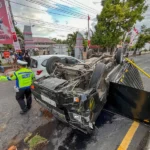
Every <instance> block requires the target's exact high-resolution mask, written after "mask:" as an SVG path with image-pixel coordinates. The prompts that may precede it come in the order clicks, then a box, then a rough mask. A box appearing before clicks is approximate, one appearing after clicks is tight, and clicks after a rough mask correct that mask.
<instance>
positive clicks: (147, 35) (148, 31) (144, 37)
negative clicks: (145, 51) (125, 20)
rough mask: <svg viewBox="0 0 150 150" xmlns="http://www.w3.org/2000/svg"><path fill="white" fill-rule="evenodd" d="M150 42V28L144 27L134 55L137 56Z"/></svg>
mask: <svg viewBox="0 0 150 150" xmlns="http://www.w3.org/2000/svg"><path fill="white" fill-rule="evenodd" d="M148 42H150V28H146V26H142V28H141V34H140V35H139V37H138V40H137V43H136V44H135V49H134V52H133V55H135V54H136V51H137V50H139V49H141V48H143V47H144V46H145V44H146V43H148Z"/></svg>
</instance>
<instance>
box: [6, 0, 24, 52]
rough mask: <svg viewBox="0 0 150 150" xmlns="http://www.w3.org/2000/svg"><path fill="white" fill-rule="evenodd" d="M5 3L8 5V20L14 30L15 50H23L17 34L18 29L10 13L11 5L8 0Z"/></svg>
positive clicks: (12, 30)
mask: <svg viewBox="0 0 150 150" xmlns="http://www.w3.org/2000/svg"><path fill="white" fill-rule="evenodd" d="M5 5H6V10H7V14H8V21H9V23H10V29H11V32H12V39H13V46H14V49H15V51H20V50H21V48H20V43H19V41H18V38H17V34H16V31H15V28H14V25H13V22H12V18H11V14H10V6H9V4H8V1H6V2H5Z"/></svg>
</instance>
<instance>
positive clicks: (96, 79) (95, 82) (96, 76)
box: [89, 63, 106, 88]
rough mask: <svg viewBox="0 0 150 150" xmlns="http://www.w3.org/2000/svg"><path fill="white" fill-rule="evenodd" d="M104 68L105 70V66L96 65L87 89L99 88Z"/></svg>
mask: <svg viewBox="0 0 150 150" xmlns="http://www.w3.org/2000/svg"><path fill="white" fill-rule="evenodd" d="M105 68H106V65H105V64H103V63H99V64H97V65H96V67H95V69H94V71H93V74H92V77H91V80H90V83H89V88H98V87H99V84H100V81H101V79H102V76H103V75H104V72H105Z"/></svg>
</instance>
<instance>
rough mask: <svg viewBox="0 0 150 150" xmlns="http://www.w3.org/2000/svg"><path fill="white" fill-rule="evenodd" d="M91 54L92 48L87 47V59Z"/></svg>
mask: <svg viewBox="0 0 150 150" xmlns="http://www.w3.org/2000/svg"><path fill="white" fill-rule="evenodd" d="M92 54H93V50H92V49H89V50H88V51H87V59H90V58H91V57H92Z"/></svg>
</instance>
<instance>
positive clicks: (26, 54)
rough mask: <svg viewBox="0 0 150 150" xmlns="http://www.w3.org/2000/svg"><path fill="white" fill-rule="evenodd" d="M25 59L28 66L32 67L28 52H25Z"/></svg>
mask: <svg viewBox="0 0 150 150" xmlns="http://www.w3.org/2000/svg"><path fill="white" fill-rule="evenodd" d="M23 59H24V60H25V61H26V62H27V63H28V64H27V66H28V67H30V61H31V58H30V56H29V54H28V51H25V54H24V56H23Z"/></svg>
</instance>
